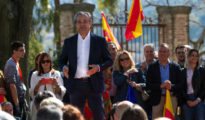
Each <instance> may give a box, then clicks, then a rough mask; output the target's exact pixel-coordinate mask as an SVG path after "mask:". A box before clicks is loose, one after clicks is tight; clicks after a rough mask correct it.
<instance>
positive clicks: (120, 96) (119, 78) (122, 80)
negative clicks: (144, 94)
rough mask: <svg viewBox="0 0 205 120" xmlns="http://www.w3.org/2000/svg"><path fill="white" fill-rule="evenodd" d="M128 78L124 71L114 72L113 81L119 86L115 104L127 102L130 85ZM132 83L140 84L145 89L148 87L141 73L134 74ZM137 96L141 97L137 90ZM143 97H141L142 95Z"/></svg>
mask: <svg viewBox="0 0 205 120" xmlns="http://www.w3.org/2000/svg"><path fill="white" fill-rule="evenodd" d="M127 79H129V78H128V76H126V75H124V70H122V71H113V80H114V83H115V85H116V86H117V92H116V96H115V98H114V102H120V101H123V100H126V97H127V93H128V88H129V84H128V82H127ZM131 80H132V81H135V82H136V83H140V84H141V86H142V87H143V88H145V87H146V84H145V79H144V78H143V75H142V73H141V72H138V73H134V74H132V79H131ZM134 92H135V96H139V92H138V91H137V90H135V91H134ZM140 97H141V95H140Z"/></svg>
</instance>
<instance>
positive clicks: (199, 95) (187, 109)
mask: <svg viewBox="0 0 205 120" xmlns="http://www.w3.org/2000/svg"><path fill="white" fill-rule="evenodd" d="M183 75H184V80H185V81H186V82H185V84H184V91H183V98H184V99H183V101H184V102H183V105H182V116H183V117H184V120H204V119H205V116H204V113H205V111H204V103H203V100H204V97H205V69H204V68H202V67H199V52H198V50H196V49H191V50H190V51H189V52H188V55H187V59H186V68H184V69H183Z"/></svg>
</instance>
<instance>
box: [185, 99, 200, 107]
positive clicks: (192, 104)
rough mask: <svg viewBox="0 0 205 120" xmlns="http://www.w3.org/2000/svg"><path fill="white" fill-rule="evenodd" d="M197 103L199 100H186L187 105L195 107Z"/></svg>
mask: <svg viewBox="0 0 205 120" xmlns="http://www.w3.org/2000/svg"><path fill="white" fill-rule="evenodd" d="M198 103H199V102H198V101H197V100H195V101H191V100H188V101H187V105H188V106H189V107H195V106H196V105H197V104H198Z"/></svg>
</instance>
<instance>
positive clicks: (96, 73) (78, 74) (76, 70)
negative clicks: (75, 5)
mask: <svg viewBox="0 0 205 120" xmlns="http://www.w3.org/2000/svg"><path fill="white" fill-rule="evenodd" d="M74 22H75V24H76V29H77V31H78V34H76V35H74V36H72V37H70V38H67V39H65V41H64V46H63V49H62V54H61V57H60V60H59V65H60V67H61V68H62V69H63V72H64V75H65V76H66V77H67V78H69V79H68V80H69V86H70V87H69V88H67V89H68V90H69V92H70V102H71V104H72V105H74V106H77V107H78V108H79V109H80V111H81V112H82V113H84V105H85V100H86V99H87V100H88V105H89V107H90V108H91V111H92V112H93V116H94V119H95V120H103V119H105V117H104V108H103V102H102V92H103V91H104V90H105V86H104V78H103V73H102V71H103V70H105V69H106V68H108V67H109V66H111V65H112V58H111V55H110V53H109V50H108V46H107V42H106V40H105V38H102V37H99V36H97V35H94V34H92V33H90V28H91V25H92V20H91V15H90V13H88V12H78V13H77V14H76V15H75V17H74Z"/></svg>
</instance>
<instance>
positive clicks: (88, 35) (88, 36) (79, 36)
mask: <svg viewBox="0 0 205 120" xmlns="http://www.w3.org/2000/svg"><path fill="white" fill-rule="evenodd" d="M78 38H80V39H82V40H86V39H88V38H90V31H89V32H88V34H87V35H86V37H85V38H84V39H83V37H82V36H81V35H80V33H78Z"/></svg>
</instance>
